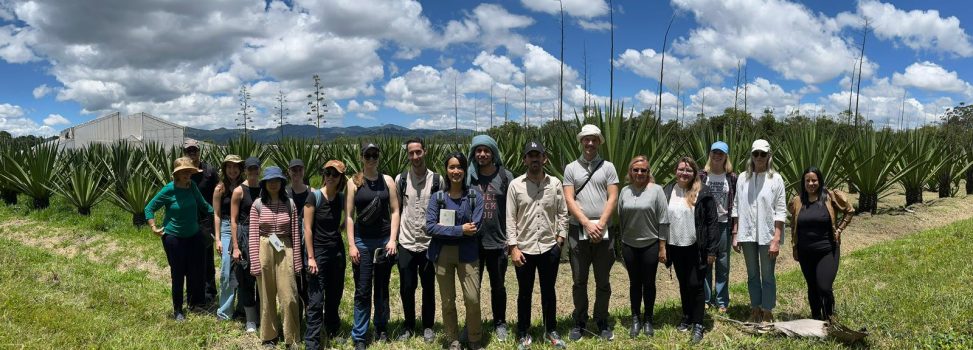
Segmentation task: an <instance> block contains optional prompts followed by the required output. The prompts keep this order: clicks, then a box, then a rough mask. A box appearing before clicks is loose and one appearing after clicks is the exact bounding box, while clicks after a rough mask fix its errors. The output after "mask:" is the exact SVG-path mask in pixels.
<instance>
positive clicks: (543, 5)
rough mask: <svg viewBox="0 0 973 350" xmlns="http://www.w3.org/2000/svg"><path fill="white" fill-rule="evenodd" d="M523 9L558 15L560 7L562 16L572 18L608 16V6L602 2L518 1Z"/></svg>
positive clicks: (566, 0)
mask: <svg viewBox="0 0 973 350" xmlns="http://www.w3.org/2000/svg"><path fill="white" fill-rule="evenodd" d="M520 2H521V3H522V4H523V5H524V7H526V8H528V9H531V10H534V11H539V12H544V13H547V14H552V15H560V13H561V5H562V4H563V6H564V14H566V15H568V16H572V17H582V18H592V17H598V16H602V15H607V14H608V4H606V3H605V1H604V0H561V1H556V0H520Z"/></svg>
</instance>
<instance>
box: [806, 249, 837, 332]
mask: <svg viewBox="0 0 973 350" xmlns="http://www.w3.org/2000/svg"><path fill="white" fill-rule="evenodd" d="M832 247H834V248H833V249H831V250H819V251H815V250H800V249H799V250H798V252H797V255H798V258H800V261H799V262H800V264H801V272H802V273H804V280H805V281H807V301H808V304H809V305H810V306H811V318H814V319H815V320H827V319H828V318H830V317H831V316H832V315H834V288H833V285H834V279H835V277H836V276H837V275H838V257H839V256H840V255H841V254H840V249H839V248H838V246H832Z"/></svg>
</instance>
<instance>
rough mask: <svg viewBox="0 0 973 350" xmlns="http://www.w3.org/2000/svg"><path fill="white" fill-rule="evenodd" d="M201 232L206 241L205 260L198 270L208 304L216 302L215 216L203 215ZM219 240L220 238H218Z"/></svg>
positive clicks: (201, 217) (204, 248) (200, 220)
mask: <svg viewBox="0 0 973 350" xmlns="http://www.w3.org/2000/svg"><path fill="white" fill-rule="evenodd" d="M199 232H200V235H201V236H202V237H204V238H205V239H204V240H203V241H202V242H203V251H202V254H203V255H202V256H201V258H202V259H203V260H204V261H203V262H202V264H201V265H198V266H199V267H197V268H198V269H201V271H200V273H202V274H203V282H204V283H205V284H206V287H205V288H204V290H203V293H204V297H205V298H206V299H205V300H206V301H207V302H215V301H216V300H217V295H216V262H215V259H216V256H217V255H216V247H214V245H213V237H212V236H213V216H212V215H202V216H200V219H199ZM217 239H219V237H217Z"/></svg>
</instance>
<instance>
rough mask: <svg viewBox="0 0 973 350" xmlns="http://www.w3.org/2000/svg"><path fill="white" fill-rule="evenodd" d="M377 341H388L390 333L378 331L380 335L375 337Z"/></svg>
mask: <svg viewBox="0 0 973 350" xmlns="http://www.w3.org/2000/svg"><path fill="white" fill-rule="evenodd" d="M375 341H376V342H379V343H388V341H389V334H388V333H386V332H378V336H377V337H375Z"/></svg>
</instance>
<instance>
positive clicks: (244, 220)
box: [236, 183, 260, 225]
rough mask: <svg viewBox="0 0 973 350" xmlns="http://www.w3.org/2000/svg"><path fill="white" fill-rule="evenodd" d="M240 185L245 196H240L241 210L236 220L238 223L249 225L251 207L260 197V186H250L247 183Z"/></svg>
mask: <svg viewBox="0 0 973 350" xmlns="http://www.w3.org/2000/svg"><path fill="white" fill-rule="evenodd" d="M240 187H241V188H242V189H243V198H240V211H239V212H237V217H236V222H237V224H238V225H249V224H250V207H252V206H253V202H254V201H255V200H257V198H259V197H260V187H250V186H247V184H246V183H244V184H243V185H240Z"/></svg>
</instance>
